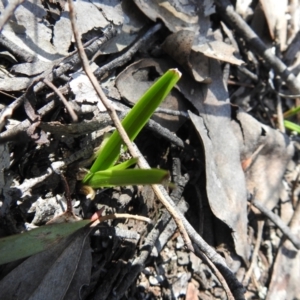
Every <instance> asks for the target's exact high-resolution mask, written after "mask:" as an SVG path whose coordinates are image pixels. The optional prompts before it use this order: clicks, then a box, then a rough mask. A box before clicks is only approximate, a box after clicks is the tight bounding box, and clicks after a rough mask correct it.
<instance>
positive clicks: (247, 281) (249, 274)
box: [243, 220, 265, 286]
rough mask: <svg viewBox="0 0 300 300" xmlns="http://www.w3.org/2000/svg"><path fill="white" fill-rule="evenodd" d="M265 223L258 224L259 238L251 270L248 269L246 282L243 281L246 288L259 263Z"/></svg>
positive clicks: (257, 238)
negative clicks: (258, 258)
mask: <svg viewBox="0 0 300 300" xmlns="http://www.w3.org/2000/svg"><path fill="white" fill-rule="evenodd" d="M264 223H265V221H261V220H259V221H258V224H257V227H258V229H257V237H256V243H255V248H254V250H253V254H252V259H251V264H250V267H249V269H248V271H247V273H246V275H245V277H244V280H243V285H244V286H248V283H249V279H250V277H251V275H252V272H253V269H254V267H255V265H256V263H257V256H258V251H259V248H260V245H261V241H262V234H263V228H264Z"/></svg>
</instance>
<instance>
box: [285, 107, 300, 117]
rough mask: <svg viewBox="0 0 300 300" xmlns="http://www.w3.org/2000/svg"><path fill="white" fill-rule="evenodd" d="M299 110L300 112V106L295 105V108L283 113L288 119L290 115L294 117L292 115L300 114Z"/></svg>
mask: <svg viewBox="0 0 300 300" xmlns="http://www.w3.org/2000/svg"><path fill="white" fill-rule="evenodd" d="M299 112H300V106H297V107H293V108H291V109H289V110H288V111H286V112H285V113H284V114H283V117H284V118H285V119H286V118H289V117H292V116H294V115H296V114H298V113H299Z"/></svg>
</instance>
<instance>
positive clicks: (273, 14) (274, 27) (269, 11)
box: [260, 0, 288, 51]
mask: <svg viewBox="0 0 300 300" xmlns="http://www.w3.org/2000/svg"><path fill="white" fill-rule="evenodd" d="M260 3H261V5H262V9H263V11H264V14H265V16H266V19H267V23H268V27H269V31H270V35H271V37H272V39H273V40H275V39H278V42H279V44H280V48H281V50H282V51H284V50H285V48H286V39H287V26H288V19H287V17H286V13H287V10H288V1H287V0H281V1H276V0H261V1H260Z"/></svg>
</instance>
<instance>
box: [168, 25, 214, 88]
mask: <svg viewBox="0 0 300 300" xmlns="http://www.w3.org/2000/svg"><path fill="white" fill-rule="evenodd" d="M194 39H195V32H193V31H191V30H181V31H178V32H176V33H173V34H171V35H169V36H168V37H167V38H166V40H165V42H164V43H163V49H164V51H166V52H167V53H168V54H169V55H170V56H171V57H172V58H174V59H175V60H176V61H177V62H178V63H179V64H180V65H181V66H182V67H184V68H185V69H186V70H187V71H188V72H190V73H191V75H192V76H193V77H194V79H195V80H197V81H199V82H207V83H209V82H210V78H209V66H208V59H207V58H206V57H205V56H204V55H203V54H202V53H199V52H195V51H193V50H192V47H193V44H194Z"/></svg>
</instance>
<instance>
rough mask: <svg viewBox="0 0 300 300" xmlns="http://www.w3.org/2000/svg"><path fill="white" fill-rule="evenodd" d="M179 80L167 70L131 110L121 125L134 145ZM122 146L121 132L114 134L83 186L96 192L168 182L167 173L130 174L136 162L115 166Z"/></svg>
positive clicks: (150, 171) (102, 149) (130, 161)
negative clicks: (85, 185) (101, 189)
mask: <svg viewBox="0 0 300 300" xmlns="http://www.w3.org/2000/svg"><path fill="white" fill-rule="evenodd" d="M180 77H181V73H180V72H179V71H178V70H177V69H170V70H168V71H167V72H166V73H165V74H164V75H163V76H162V77H160V78H159V79H158V80H157V81H156V82H155V83H154V84H153V85H152V86H151V87H150V88H149V89H148V90H147V91H146V92H145V94H144V95H143V96H142V97H141V98H140V99H139V101H138V102H137V103H136V104H135V105H134V107H133V108H132V109H131V110H130V112H129V113H128V114H127V116H126V117H125V118H124V120H123V121H122V125H123V127H124V129H125V130H126V132H127V134H128V136H129V139H130V140H131V141H133V140H134V139H135V138H136V136H137V135H138V134H139V133H140V131H141V130H142V128H143V127H144V126H145V125H146V123H147V122H148V120H149V119H150V117H151V116H152V114H153V113H154V111H155V109H156V108H157V107H158V106H159V105H160V104H161V103H162V101H163V100H164V99H165V97H166V96H167V95H168V93H169V92H170V91H171V89H172V88H173V87H174V86H175V84H176V83H177V81H178V80H179V79H180ZM122 144H123V141H122V139H121V137H120V135H119V133H118V131H117V130H115V131H114V132H113V134H112V135H111V136H110V137H109V138H108V140H107V141H106V142H105V144H104V145H103V146H102V147H101V151H100V152H99V155H98V157H97V158H96V160H95V162H94V164H93V165H92V167H91V169H90V172H89V173H88V174H87V175H86V176H85V177H84V179H83V181H82V182H83V183H84V184H87V185H89V186H91V187H94V188H97V187H104V186H115V185H131V184H155V183H161V182H162V181H163V180H164V179H165V178H166V176H167V174H168V172H167V171H164V170H157V169H150V170H140V169H128V170H127V168H128V167H129V166H131V165H133V164H135V163H136V160H135V159H131V160H129V161H127V162H124V163H122V164H118V165H115V163H116V162H117V160H118V158H119V156H120V151H121V145H122Z"/></svg>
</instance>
